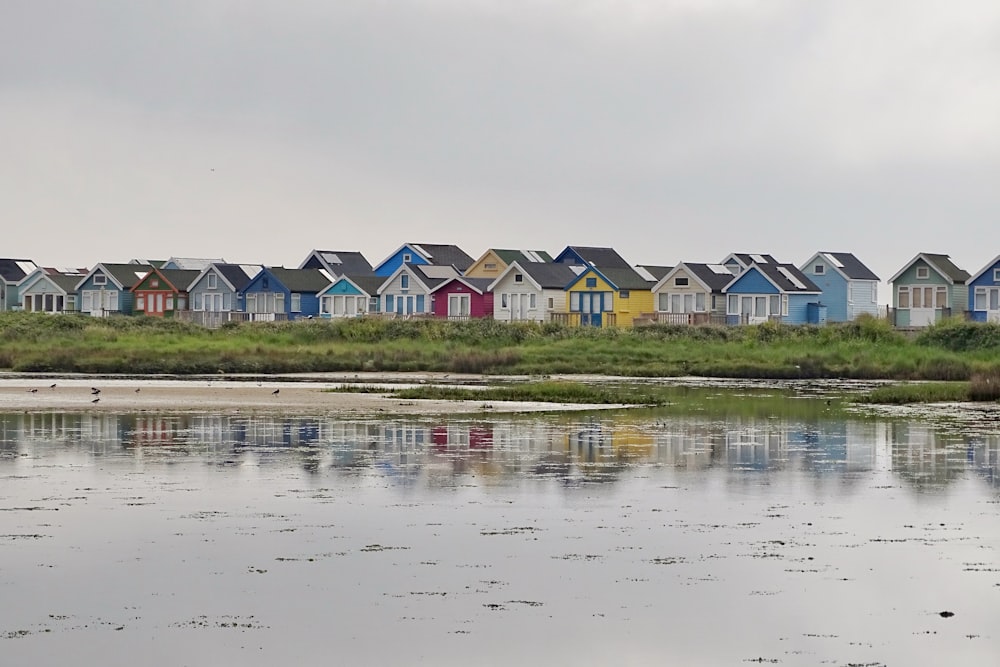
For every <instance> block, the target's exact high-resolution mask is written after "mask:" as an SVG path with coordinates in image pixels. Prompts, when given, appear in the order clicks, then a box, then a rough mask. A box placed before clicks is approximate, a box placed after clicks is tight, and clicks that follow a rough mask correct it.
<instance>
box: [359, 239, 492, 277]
mask: <svg viewBox="0 0 1000 667" xmlns="http://www.w3.org/2000/svg"><path fill="white" fill-rule="evenodd" d="M404 248H409V249H410V250H411V251H413V252H414V253H416V254H417V255H419V256H420V257H421V259H423V260H424V261H425V262H427V263H428V264H435V265H437V266H454V267H455V268H456V269H458V271H459V272H460V273H464V272H465V271H466V270H467V269H468V268H469V267H470V266H472V265H473V264H474V263H475V260H474V259H472V257H469V255H468V254H466V252H465V251H464V250H462V249H461V248H459V247H458V246H457V245H439V244H435V243H404V244H403V245H401V246H399V247H398V248H396V249H395V250H394V251H392V253H390V254H389V255H388V256H387V257H386V258H385V259H383V260H382V261H381V262H380V263H379V264H378V266H376V267H375V268H374V269H373V271H378V270H379V269H380V268H382V265H383V264H385V263H386V262H387V261H389V260H390V259H392V258H393V257H395V256H396V255H398V254H399V252H400V251H401V250H403V249H404Z"/></svg>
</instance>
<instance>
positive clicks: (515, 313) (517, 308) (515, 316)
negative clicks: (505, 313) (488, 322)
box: [510, 294, 524, 322]
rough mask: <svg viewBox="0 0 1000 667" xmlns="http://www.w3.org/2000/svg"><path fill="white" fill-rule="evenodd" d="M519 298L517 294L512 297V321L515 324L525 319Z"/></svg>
mask: <svg viewBox="0 0 1000 667" xmlns="http://www.w3.org/2000/svg"><path fill="white" fill-rule="evenodd" d="M517 297H518V295H517V294H511V295H510V319H511V321H514V322H516V321H517V320H520V319H521V318H523V317H524V314H523V313H521V300H520V299H518V298H517Z"/></svg>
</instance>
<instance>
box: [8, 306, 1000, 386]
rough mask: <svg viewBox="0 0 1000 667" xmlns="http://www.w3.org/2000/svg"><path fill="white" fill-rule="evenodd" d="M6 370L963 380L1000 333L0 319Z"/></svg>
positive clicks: (989, 356)
mask: <svg viewBox="0 0 1000 667" xmlns="http://www.w3.org/2000/svg"><path fill="white" fill-rule="evenodd" d="M0 369H4V370H11V371H20V372H52V373H62V372H67V373H69V372H86V373H137V374H139V373H174V374H194V373H218V372H225V373H291V372H335V371H437V372H450V373H493V374H551V373H581V374H583V373H586V374H589V373H593V374H606V375H626V376H636V377H642V376H646V377H670V376H680V375H702V376H712V377H729V378H747V377H756V378H860V379H875V378H888V379H900V380H968V379H970V378H971V377H972V376H973V374H975V373H986V372H991V371H995V370H998V369H1000V326H997V325H987V324H968V323H946V324H942V325H939V326H936V327H932V328H930V329H928V330H927V331H926V332H924V333H922V334H921V335H920V336H918V337H917V338H915V339H908V338H906V337H904V336H902V335H901V334H899V333H898V332H896V331H894V330H893V329H892V328H891V327H889V326H888V325H886V324H885V323H884V322H881V321H877V320H862V321H859V322H854V323H850V324H843V325H830V326H825V327H805V326H803V327H790V326H781V325H774V324H764V325H759V326H748V327H732V328H726V327H683V326H652V327H645V328H640V329H634V330H632V329H627V330H624V329H623V330H618V329H592V328H567V327H562V326H558V325H553V324H528V323H522V324H501V323H497V322H493V321H489V320H482V321H467V322H445V321H437V320H417V321H404V320H378V319H353V320H339V321H321V320H310V321H307V322H292V323H269V324H261V323H258V324H240V325H231V326H226V327H223V328H222V329H218V330H208V329H204V328H201V327H198V326H195V325H188V324H185V323H182V322H176V321H172V320H161V319H156V318H144V317H117V318H108V319H96V318H88V317H77V316H59V317H52V316H46V315H42V314H34V313H2V314H0Z"/></svg>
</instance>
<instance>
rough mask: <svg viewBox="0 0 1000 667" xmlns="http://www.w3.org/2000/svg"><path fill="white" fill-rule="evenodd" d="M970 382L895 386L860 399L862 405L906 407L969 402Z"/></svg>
mask: <svg viewBox="0 0 1000 667" xmlns="http://www.w3.org/2000/svg"><path fill="white" fill-rule="evenodd" d="M968 400H970V399H969V383H968V382H917V383H909V384H894V385H889V386H886V387H879V388H877V389H873V390H872V391H870V392H868V393H867V394H865V395H863V396H861V397H859V398H858V402H860V403H873V404H881V405H906V404H909V403H940V402H953V401H968Z"/></svg>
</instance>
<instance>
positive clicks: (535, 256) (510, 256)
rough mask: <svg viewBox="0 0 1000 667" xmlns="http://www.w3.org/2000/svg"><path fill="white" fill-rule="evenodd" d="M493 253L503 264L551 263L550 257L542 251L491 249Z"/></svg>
mask: <svg viewBox="0 0 1000 667" xmlns="http://www.w3.org/2000/svg"><path fill="white" fill-rule="evenodd" d="M491 250H492V251H493V253H494V254H495V255H496V256H497V257H499V258H500V259H502V260H503V262H504V264H510V263H511V262H551V261H552V255H550V254H549V253H547V252H545V251H544V250H508V249H505V248H491Z"/></svg>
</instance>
